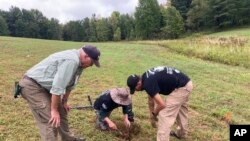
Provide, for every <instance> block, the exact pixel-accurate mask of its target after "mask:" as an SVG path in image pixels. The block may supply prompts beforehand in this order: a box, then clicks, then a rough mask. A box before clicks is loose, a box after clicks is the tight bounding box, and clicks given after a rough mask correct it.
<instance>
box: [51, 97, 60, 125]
mask: <svg viewBox="0 0 250 141" xmlns="http://www.w3.org/2000/svg"><path fill="white" fill-rule="evenodd" d="M59 101H60V95H54V94H52V97H51V118H50V120H49V124H51V125H52V126H55V127H59V126H60V114H59V112H58V103H59Z"/></svg>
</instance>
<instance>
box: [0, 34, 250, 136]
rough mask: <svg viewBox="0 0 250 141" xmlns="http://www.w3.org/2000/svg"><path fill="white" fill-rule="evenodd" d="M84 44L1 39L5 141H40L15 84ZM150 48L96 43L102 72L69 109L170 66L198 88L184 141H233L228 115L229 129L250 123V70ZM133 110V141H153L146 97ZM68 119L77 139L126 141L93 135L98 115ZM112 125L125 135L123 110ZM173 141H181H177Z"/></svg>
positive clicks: (85, 78) (84, 81) (0, 118)
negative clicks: (30, 71)
mask: <svg viewBox="0 0 250 141" xmlns="http://www.w3.org/2000/svg"><path fill="white" fill-rule="evenodd" d="M184 40H185V39H184ZM197 40H198V39H197ZM169 42H174V43H175V44H177V45H178V44H182V42H184V41H183V40H180V43H179V40H178V41H167V43H169ZM144 43H145V42H144ZM84 44H85V43H80V42H63V41H50V40H38V39H25V38H10V37H0V97H1V98H0V113H1V114H0V140H1V141H2V140H3V141H5V140H6V141H20V140H23V141H27V140H30V141H33V140H40V136H39V133H38V129H37V128H36V126H35V123H34V120H33V117H32V114H31V112H30V110H29V108H28V105H27V103H26V101H25V100H24V99H22V98H18V99H14V98H13V94H12V93H13V85H14V81H16V80H19V79H20V78H21V77H22V75H23V74H24V73H25V71H26V70H28V69H29V68H30V67H32V66H33V65H34V64H36V63H38V62H39V61H41V60H42V59H43V58H45V57H47V56H48V55H50V54H51V53H54V52H57V51H60V50H66V49H73V48H75V49H77V48H80V47H81V46H82V45H84ZM86 44H87V43H86ZM147 44H148V42H146V43H145V44H136V43H135V44H133V43H131V42H117V43H115V42H110V43H94V45H96V46H97V47H98V48H99V49H100V50H101V66H102V67H101V68H100V69H97V68H95V67H93V68H88V69H86V70H85V71H84V73H83V75H82V77H81V79H80V82H79V84H78V86H77V87H76V89H75V90H74V91H73V92H72V95H71V96H70V100H69V104H70V105H72V106H74V105H83V104H84V105H87V104H88V101H87V95H90V96H91V97H92V99H95V98H96V97H97V96H98V95H99V94H100V93H101V92H102V91H104V90H106V89H109V88H112V87H126V79H127V76H128V75H130V74H133V73H137V74H142V73H143V72H144V71H145V70H147V69H148V68H151V67H154V66H159V65H167V66H173V67H176V68H178V69H180V70H182V71H183V72H185V73H186V74H188V75H189V76H190V77H191V78H192V80H193V83H194V91H193V93H192V95H191V97H190V120H189V128H190V132H189V135H188V137H187V139H185V140H186V141H204V140H212V141H227V140H229V127H228V125H227V123H226V122H225V114H226V112H230V115H231V123H234V124H249V123H250V109H249V101H250V97H249V91H250V83H249V80H250V71H249V69H248V68H246V67H241V66H230V65H224V64H221V63H215V62H210V61H204V60H202V59H199V58H197V57H195V56H186V55H182V54H177V53H176V51H174V50H173V49H169V48H165V47H161V46H158V45H154V44H151V45H150V44H149V45H147ZM197 44H198V43H197ZM173 45H174V44H173ZM201 46H202V44H201ZM197 50H198V49H197ZM218 54H220V53H219V52H218ZM133 110H134V112H135V127H136V128H137V132H135V133H134V134H133V135H132V137H133V141H152V140H153V141H154V140H155V135H156V129H155V128H152V127H151V125H150V122H149V112H148V106H147V95H146V93H145V92H139V93H136V94H135V95H134V96H133ZM68 119H69V125H70V129H71V131H73V132H74V134H75V135H77V136H84V137H86V138H87V140H88V141H117V140H118V141H121V140H122V139H121V137H119V136H118V135H117V134H116V133H114V132H100V131H98V130H96V129H95V113H94V111H90V110H86V111H78V110H72V111H71V112H70V113H69V117H68ZM111 119H113V120H114V121H115V122H116V123H117V125H118V128H121V129H124V125H123V122H122V112H121V109H118V110H115V111H113V113H112V115H111ZM171 140H172V141H178V140H177V139H174V138H171Z"/></svg>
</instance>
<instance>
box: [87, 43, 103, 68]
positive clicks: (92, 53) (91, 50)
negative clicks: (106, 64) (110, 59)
mask: <svg viewBox="0 0 250 141" xmlns="http://www.w3.org/2000/svg"><path fill="white" fill-rule="evenodd" d="M82 49H83V51H84V52H85V53H86V54H87V55H88V56H89V57H90V58H91V59H92V60H93V62H94V64H95V65H96V66H97V67H100V63H99V58H100V55H101V53H100V51H99V50H98V49H97V48H96V47H95V46H92V45H86V46H84V47H82Z"/></svg>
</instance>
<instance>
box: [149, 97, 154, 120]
mask: <svg viewBox="0 0 250 141" xmlns="http://www.w3.org/2000/svg"><path fill="white" fill-rule="evenodd" d="M148 108H149V115H150V117H152V116H153V115H152V113H153V112H154V108H155V102H154V99H153V98H151V96H148Z"/></svg>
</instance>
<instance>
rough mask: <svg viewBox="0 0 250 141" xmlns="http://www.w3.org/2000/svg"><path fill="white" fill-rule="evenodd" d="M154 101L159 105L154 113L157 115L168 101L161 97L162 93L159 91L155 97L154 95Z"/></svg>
mask: <svg viewBox="0 0 250 141" xmlns="http://www.w3.org/2000/svg"><path fill="white" fill-rule="evenodd" d="M153 99H154V101H155V102H156V103H157V107H156V108H155V109H154V111H153V113H154V115H155V116H157V115H158V114H159V112H160V111H161V110H162V109H164V108H165V107H166V103H165V102H164V100H163V99H162V98H161V96H160V94H159V93H157V94H156V95H155V96H154V97H153Z"/></svg>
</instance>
